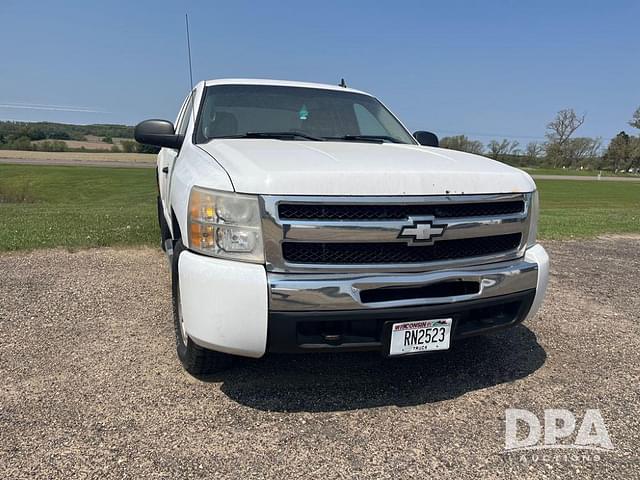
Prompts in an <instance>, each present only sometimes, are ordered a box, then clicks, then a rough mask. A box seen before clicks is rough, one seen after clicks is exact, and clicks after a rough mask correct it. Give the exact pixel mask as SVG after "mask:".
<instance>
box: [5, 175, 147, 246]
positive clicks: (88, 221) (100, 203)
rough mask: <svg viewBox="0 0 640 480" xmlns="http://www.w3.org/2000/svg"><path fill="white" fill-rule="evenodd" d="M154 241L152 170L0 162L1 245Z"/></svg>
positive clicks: (91, 244) (103, 243) (132, 243)
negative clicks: (7, 163) (5, 163)
mask: <svg viewBox="0 0 640 480" xmlns="http://www.w3.org/2000/svg"><path fill="white" fill-rule="evenodd" d="M156 243H158V244H159V234H158V228H157V220H156V179H155V171H154V170H153V169H146V168H144V169H143V168H101V167H76V166H73V167H58V166H44V165H0V250H19V249H34V248H43V247H52V246H64V247H95V246H106V245H151V244H156Z"/></svg>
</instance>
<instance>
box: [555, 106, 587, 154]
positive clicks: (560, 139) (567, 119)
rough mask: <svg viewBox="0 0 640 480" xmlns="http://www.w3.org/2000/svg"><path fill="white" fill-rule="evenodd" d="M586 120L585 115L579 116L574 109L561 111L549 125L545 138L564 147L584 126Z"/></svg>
mask: <svg viewBox="0 0 640 480" xmlns="http://www.w3.org/2000/svg"><path fill="white" fill-rule="evenodd" d="M584 120H585V115H582V116H581V117H580V116H578V115H577V114H576V112H575V111H574V110H573V108H566V109H564V110H560V111H559V112H558V113H557V114H556V118H554V119H553V120H552V121H551V122H549V123H548V124H547V133H546V134H545V136H546V137H547V139H548V140H549V142H551V143H558V144H560V145H563V144H564V143H566V142H567V140H569V138H570V137H571V135H573V134H574V133H575V131H576V130H577V129H578V128H580V127H581V126H582V124H583V123H584Z"/></svg>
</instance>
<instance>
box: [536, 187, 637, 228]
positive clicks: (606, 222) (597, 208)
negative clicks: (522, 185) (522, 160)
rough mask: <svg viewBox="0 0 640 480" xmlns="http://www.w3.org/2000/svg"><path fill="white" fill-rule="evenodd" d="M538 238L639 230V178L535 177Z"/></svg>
mask: <svg viewBox="0 0 640 480" xmlns="http://www.w3.org/2000/svg"><path fill="white" fill-rule="evenodd" d="M536 184H537V185H538V190H539V192H540V226H539V232H540V235H539V236H540V238H543V239H544V238H549V239H566V238H582V237H594V236H597V235H600V234H606V233H640V182H614V181H612V182H608V181H602V182H597V181H584V182H582V181H576V180H537V181H536Z"/></svg>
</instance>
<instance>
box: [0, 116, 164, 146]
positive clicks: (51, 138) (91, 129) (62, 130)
mask: <svg viewBox="0 0 640 480" xmlns="http://www.w3.org/2000/svg"><path fill="white" fill-rule="evenodd" d="M87 135H93V136H96V137H99V138H101V140H102V141H103V142H105V143H109V144H111V147H110V151H112V152H125V153H157V151H158V149H157V148H155V147H150V146H148V145H141V144H139V143H137V142H135V141H134V140H133V127H131V126H129V125H110V124H94V125H71V124H66V123H54V122H33V123H32V122H11V121H0V149H9V150H41V151H45V152H65V151H69V150H81V151H93V150H91V149H87V148H84V147H80V148H76V149H72V148H69V146H68V145H67V143H66V142H65V141H67V140H77V141H83V140H86V136H87ZM113 138H127V139H128V138H130V139H132V140H121V141H120V142H118V144H115V143H114V142H113ZM34 142H37V143H34ZM95 151H99V152H104V149H100V150H95Z"/></svg>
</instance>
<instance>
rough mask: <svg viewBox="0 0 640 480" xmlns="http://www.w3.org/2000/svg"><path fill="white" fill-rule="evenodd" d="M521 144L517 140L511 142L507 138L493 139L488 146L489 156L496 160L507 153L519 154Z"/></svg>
mask: <svg viewBox="0 0 640 480" xmlns="http://www.w3.org/2000/svg"><path fill="white" fill-rule="evenodd" d="M519 146H520V143H519V142H518V141H517V140H514V141H513V142H510V141H509V140H507V139H506V138H503V139H502V140H501V141H497V140H491V141H490V142H489V143H488V144H487V148H488V149H489V156H490V157H491V158H493V159H494V160H500V159H501V158H504V157H506V156H507V155H517V154H518V152H519V150H518V147H519Z"/></svg>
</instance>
